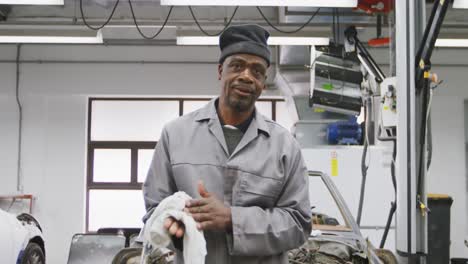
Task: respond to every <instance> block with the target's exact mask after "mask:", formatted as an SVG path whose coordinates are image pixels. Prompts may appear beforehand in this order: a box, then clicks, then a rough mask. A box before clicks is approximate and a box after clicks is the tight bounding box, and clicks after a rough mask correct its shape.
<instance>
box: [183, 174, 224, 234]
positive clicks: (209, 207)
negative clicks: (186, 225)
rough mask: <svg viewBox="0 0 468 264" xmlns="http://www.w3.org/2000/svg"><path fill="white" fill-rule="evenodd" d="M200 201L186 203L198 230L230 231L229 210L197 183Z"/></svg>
mask: <svg viewBox="0 0 468 264" xmlns="http://www.w3.org/2000/svg"><path fill="white" fill-rule="evenodd" d="M198 193H200V195H201V197H202V198H201V199H194V200H191V201H187V203H186V207H187V210H188V211H189V213H190V214H192V216H193V219H195V221H197V228H198V229H199V230H230V229H231V228H232V217H231V208H229V207H226V206H224V204H223V202H221V201H220V200H218V199H216V197H215V196H214V195H212V194H211V193H209V192H208V191H206V189H205V186H204V185H203V183H202V182H199V183H198Z"/></svg>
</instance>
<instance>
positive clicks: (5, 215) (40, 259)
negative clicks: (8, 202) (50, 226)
mask: <svg viewBox="0 0 468 264" xmlns="http://www.w3.org/2000/svg"><path fill="white" fill-rule="evenodd" d="M44 245H45V244H44V237H43V236H42V228H41V226H40V225H39V222H38V221H37V220H36V219H35V218H34V217H33V216H32V215H30V214H26V213H22V214H19V215H14V214H11V213H9V212H6V211H4V210H2V209H0V263H8V264H10V263H12V264H13V263H17V264H45V263H46V262H45V261H46V258H45V247H44Z"/></svg>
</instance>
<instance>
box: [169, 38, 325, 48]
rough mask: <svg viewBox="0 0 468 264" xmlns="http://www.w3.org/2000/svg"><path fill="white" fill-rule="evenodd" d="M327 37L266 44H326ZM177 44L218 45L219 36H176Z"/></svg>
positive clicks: (284, 39) (277, 40) (275, 40)
mask: <svg viewBox="0 0 468 264" xmlns="http://www.w3.org/2000/svg"><path fill="white" fill-rule="evenodd" d="M329 43H330V39H329V38H325V37H292V36H291V37H279V36H271V37H269V38H268V45H271V46H279V45H284V46H328V44H329ZM177 45H195V46H197V45H198V46H205V45H206V46H212V45H219V37H208V36H178V37H177Z"/></svg>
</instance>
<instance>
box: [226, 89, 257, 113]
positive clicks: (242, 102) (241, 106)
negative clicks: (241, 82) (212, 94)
mask: <svg viewBox="0 0 468 264" xmlns="http://www.w3.org/2000/svg"><path fill="white" fill-rule="evenodd" d="M228 104H229V106H230V107H231V108H232V109H234V110H236V111H238V112H241V113H243V112H247V111H249V110H250V109H251V108H252V107H253V105H254V104H255V98H254V97H253V95H252V96H251V97H249V98H245V99H244V98H238V97H236V96H235V95H232V94H231V95H230V96H228Z"/></svg>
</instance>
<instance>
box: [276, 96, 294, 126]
mask: <svg viewBox="0 0 468 264" xmlns="http://www.w3.org/2000/svg"><path fill="white" fill-rule="evenodd" d="M276 122H277V123H278V124H280V125H282V126H283V127H284V128H286V129H287V130H289V131H291V128H292V126H293V125H294V121H293V118H292V115H291V113H290V112H289V110H288V108H286V102H276Z"/></svg>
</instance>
